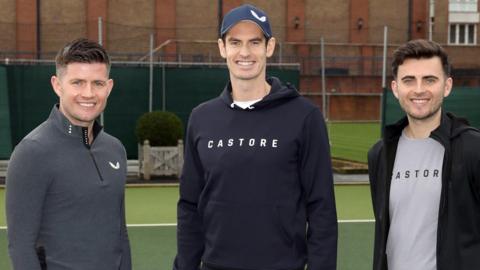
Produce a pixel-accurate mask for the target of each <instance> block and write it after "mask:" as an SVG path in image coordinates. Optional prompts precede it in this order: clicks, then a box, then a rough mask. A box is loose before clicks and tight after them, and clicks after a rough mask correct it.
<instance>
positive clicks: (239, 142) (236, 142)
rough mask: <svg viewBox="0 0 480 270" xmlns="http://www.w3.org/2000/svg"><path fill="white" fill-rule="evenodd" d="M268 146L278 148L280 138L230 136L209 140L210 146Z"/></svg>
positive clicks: (208, 144) (208, 145)
mask: <svg viewBox="0 0 480 270" xmlns="http://www.w3.org/2000/svg"><path fill="white" fill-rule="evenodd" d="M234 146H238V147H243V146H245V147H261V148H263V147H268V148H277V147H278V139H270V140H269V139H264V138H261V139H255V138H250V139H245V138H237V139H233V138H229V139H219V140H209V141H208V142H207V147H208V148H222V147H234Z"/></svg>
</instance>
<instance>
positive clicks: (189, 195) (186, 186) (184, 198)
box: [173, 112, 204, 270]
mask: <svg viewBox="0 0 480 270" xmlns="http://www.w3.org/2000/svg"><path fill="white" fill-rule="evenodd" d="M193 118H194V112H192V114H191V115H190V120H189V124H188V128H187V136H186V143H185V161H184V165H183V171H182V176H181V177H180V199H179V201H178V205H177V216H178V217H177V219H178V224H177V256H176V258H175V261H174V265H173V269H174V270H198V269H199V267H200V261H201V256H202V254H203V249H204V237H203V225H202V221H201V217H200V215H199V213H198V200H199V197H200V193H201V191H202V189H203V185H204V179H203V175H204V173H203V168H202V165H201V163H200V159H199V156H198V152H197V150H196V147H195V132H194V128H193V126H194V119H193Z"/></svg>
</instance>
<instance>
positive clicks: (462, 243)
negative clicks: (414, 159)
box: [368, 113, 480, 270]
mask: <svg viewBox="0 0 480 270" xmlns="http://www.w3.org/2000/svg"><path fill="white" fill-rule="evenodd" d="M407 125H408V120H407V118H406V117H405V118H403V119H402V120H400V121H399V122H397V123H396V124H393V125H391V126H387V127H386V129H385V132H384V137H383V139H382V140H380V141H379V142H378V143H377V144H375V145H374V146H373V147H372V148H371V149H370V151H369V153H368V166H369V174H370V188H371V194H372V203H373V210H374V213H375V244H374V258H373V269H374V270H386V269H387V268H388V267H387V256H386V253H385V250H386V244H387V236H388V231H389V227H390V215H389V196H390V183H391V176H392V170H393V164H394V161H395V156H396V150H397V145H398V140H399V138H400V135H401V133H402V130H403V129H404V128H405V127H406V126H407ZM430 137H431V138H433V139H435V140H436V141H438V142H439V143H441V144H442V145H443V146H444V147H445V155H444V158H443V168H442V170H443V171H442V191H441V195H440V205H439V215H438V229H437V269H438V270H450V269H451V270H473V269H480V132H479V131H478V130H477V129H475V128H473V127H470V126H469V125H468V122H467V121H466V120H465V119H462V118H457V117H455V116H454V115H453V114H451V113H442V118H441V123H440V126H439V127H438V128H436V129H435V130H434V131H433V132H432V133H431V134H430ZM414 154H415V153H412V155H414Z"/></svg>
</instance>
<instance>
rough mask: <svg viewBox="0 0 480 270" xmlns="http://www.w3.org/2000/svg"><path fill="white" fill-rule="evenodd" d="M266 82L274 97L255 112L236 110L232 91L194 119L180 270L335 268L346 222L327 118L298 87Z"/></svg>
mask: <svg viewBox="0 0 480 270" xmlns="http://www.w3.org/2000/svg"><path fill="white" fill-rule="evenodd" d="M267 81H268V83H269V84H270V85H271V91H270V93H269V94H268V95H267V96H266V97H264V98H263V99H262V100H261V101H259V102H257V103H255V104H253V105H252V106H250V107H249V108H247V109H242V108H240V107H238V106H236V105H232V102H233V101H232V97H231V87H230V85H228V86H227V87H226V88H225V90H224V91H223V93H222V94H221V96H220V97H218V98H215V99H213V100H210V101H208V102H206V103H203V104H201V105H199V106H198V107H196V108H195V109H194V110H193V111H192V114H191V116H190V120H189V127H188V131H187V139H186V143H185V163H184V167H183V173H182V176H181V179H180V199H179V202H178V227H177V229H178V232H177V239H178V241H177V243H178V254H177V257H176V260H175V264H174V269H176V270H197V269H198V268H199V266H200V263H201V262H203V266H204V268H203V269H215V270H217V269H218V270H219V269H222V270H223V269H229V270H233V269H235V270H260V269H261V270H265V269H268V270H297V269H301V270H303V269H304V267H305V264H308V268H309V269H312V270H326V269H329V270H333V269H335V268H336V253H337V216H336V210H335V199H334V193H333V181H332V170H331V162H330V151H329V145H328V137H327V132H326V128H325V123H324V121H323V117H322V115H321V113H320V110H319V109H318V107H316V106H315V105H313V104H312V103H311V102H309V101H307V100H306V99H305V98H303V97H301V96H299V94H298V92H297V91H296V89H294V88H293V87H291V86H283V85H282V84H281V83H280V81H279V80H278V79H276V78H270V79H268V80H267ZM307 224H308V231H307ZM205 267H206V268H205Z"/></svg>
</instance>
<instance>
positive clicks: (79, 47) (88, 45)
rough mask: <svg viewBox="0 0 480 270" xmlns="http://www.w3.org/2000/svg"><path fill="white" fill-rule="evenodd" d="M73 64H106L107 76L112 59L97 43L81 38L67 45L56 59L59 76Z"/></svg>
mask: <svg viewBox="0 0 480 270" xmlns="http://www.w3.org/2000/svg"><path fill="white" fill-rule="evenodd" d="M71 63H104V64H105V65H107V75H108V74H109V73H110V57H109V56H108V54H107V51H105V49H104V48H103V47H102V45H100V44H98V43H97V42H95V41H91V40H88V39H86V38H80V39H76V40H73V41H71V42H69V43H67V44H66V45H65V46H64V47H63V48H62V49H61V50H60V51H58V53H57V56H56V57H55V66H56V69H57V76H59V74H60V73H61V72H63V70H65V69H66V68H67V65H68V64H71Z"/></svg>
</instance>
